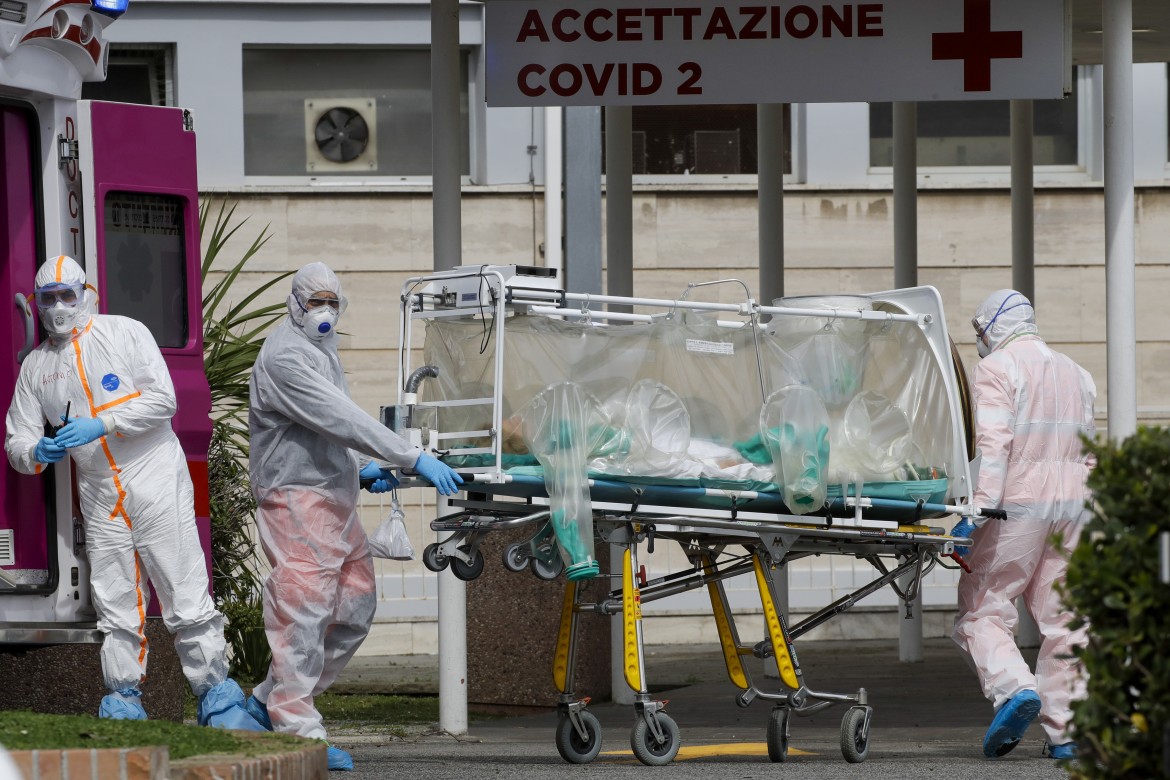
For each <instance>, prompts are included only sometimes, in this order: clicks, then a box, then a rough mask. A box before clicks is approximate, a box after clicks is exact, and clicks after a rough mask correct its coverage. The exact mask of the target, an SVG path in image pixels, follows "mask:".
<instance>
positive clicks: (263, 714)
mask: <svg viewBox="0 0 1170 780" xmlns="http://www.w3.org/2000/svg"><path fill="white" fill-rule="evenodd" d="M244 711H245V712H247V713H248V714H249V715H251V716H252V719H253V720H255V721H256V722H257V723H259V724H260V725H261V726H263V727H264V729H265V731H272V718H270V717H268V706H267V705H266V704H264V702H262V701H260V700H259V699H257V698H256V697H255V696H249V697H248V700H247V701H245V702H244Z"/></svg>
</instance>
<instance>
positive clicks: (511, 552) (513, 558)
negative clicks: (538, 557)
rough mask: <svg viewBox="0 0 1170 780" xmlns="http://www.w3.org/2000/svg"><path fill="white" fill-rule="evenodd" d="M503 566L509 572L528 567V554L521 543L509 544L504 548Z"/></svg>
mask: <svg viewBox="0 0 1170 780" xmlns="http://www.w3.org/2000/svg"><path fill="white" fill-rule="evenodd" d="M504 568H505V569H507V570H508V571H511V572H520V571H524V570H525V569H527V568H528V556H527V555H526V554H525V552H524V547H523V546H522V545H520V544H519V543H517V544H510V545H508V546H507V547H505V548H504Z"/></svg>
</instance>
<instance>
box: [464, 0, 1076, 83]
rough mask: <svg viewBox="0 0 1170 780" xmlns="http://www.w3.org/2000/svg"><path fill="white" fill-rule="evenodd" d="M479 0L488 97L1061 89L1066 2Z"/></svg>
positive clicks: (1066, 71)
mask: <svg viewBox="0 0 1170 780" xmlns="http://www.w3.org/2000/svg"><path fill="white" fill-rule="evenodd" d="M751 2H752V0H737V2H735V3H726V2H716V1H715V0H692V2H687V1H686V0H629V1H628V2H614V1H613V0H610V1H609V2H596V1H593V2H590V1H582V0H492V2H490V3H487V8H486V14H487V41H486V44H487V102H488V104H489V105H492V106H549V105H562V106H575V105H587V106H588V105H668V104H684V103H830V102H831V103H836V102H860V101H869V102H874V101H891V100H907V101H909V100H915V101H917V100H971V99H997V100H1001V99H1008V98H1060V97H1063V96H1064V95H1065V94H1067V93H1068V91H1069V89H1070V88H1071V71H1072V64H1071V63H1072V59H1071V52H1070V49H1071V44H1070V41H1069V30H1070V26H1069V12H1068V8H1067V2H1066V0H886V2H880V3H879V2H819V3H815V4H814V3H799V2H794V3H772V4H767V5H765V4H761V5H752V4H750V3H751Z"/></svg>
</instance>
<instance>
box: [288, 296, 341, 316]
mask: <svg viewBox="0 0 1170 780" xmlns="http://www.w3.org/2000/svg"><path fill="white" fill-rule="evenodd" d="M299 297H300V296H298V298H299ZM301 305H302V307H303V308H304V310H305V311H312V310H313V309H320V308H321V307H322V306H328V307H329V308H330V309H333V311H335V312H337V313H338V314H341V313H342V312H344V311H345V308H346V306H347V305H348V301H346V299H345V298H344V297H341V298H338V297H337V296H335V295H322V294H320V293H315V294H313V295H310V296H309V297H308V298H302V299H301Z"/></svg>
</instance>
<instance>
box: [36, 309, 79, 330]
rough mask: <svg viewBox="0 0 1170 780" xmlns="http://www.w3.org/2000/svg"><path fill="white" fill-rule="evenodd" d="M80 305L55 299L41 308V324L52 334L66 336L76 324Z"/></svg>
mask: <svg viewBox="0 0 1170 780" xmlns="http://www.w3.org/2000/svg"><path fill="white" fill-rule="evenodd" d="M79 314H80V307H79V306H78V305H77V304H76V303H73V304H68V303H62V302H61V301H57V302H56V303H54V304H53V305H52V306H50V307H49V308H47V309H41V324H42V325H44V326H45V329H46V330H48V331H49V333H51V334H53V335H54V336H68V335H69V334H70V333H72V332H73V326H74V325H76V324H77V317H78V315H79Z"/></svg>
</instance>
